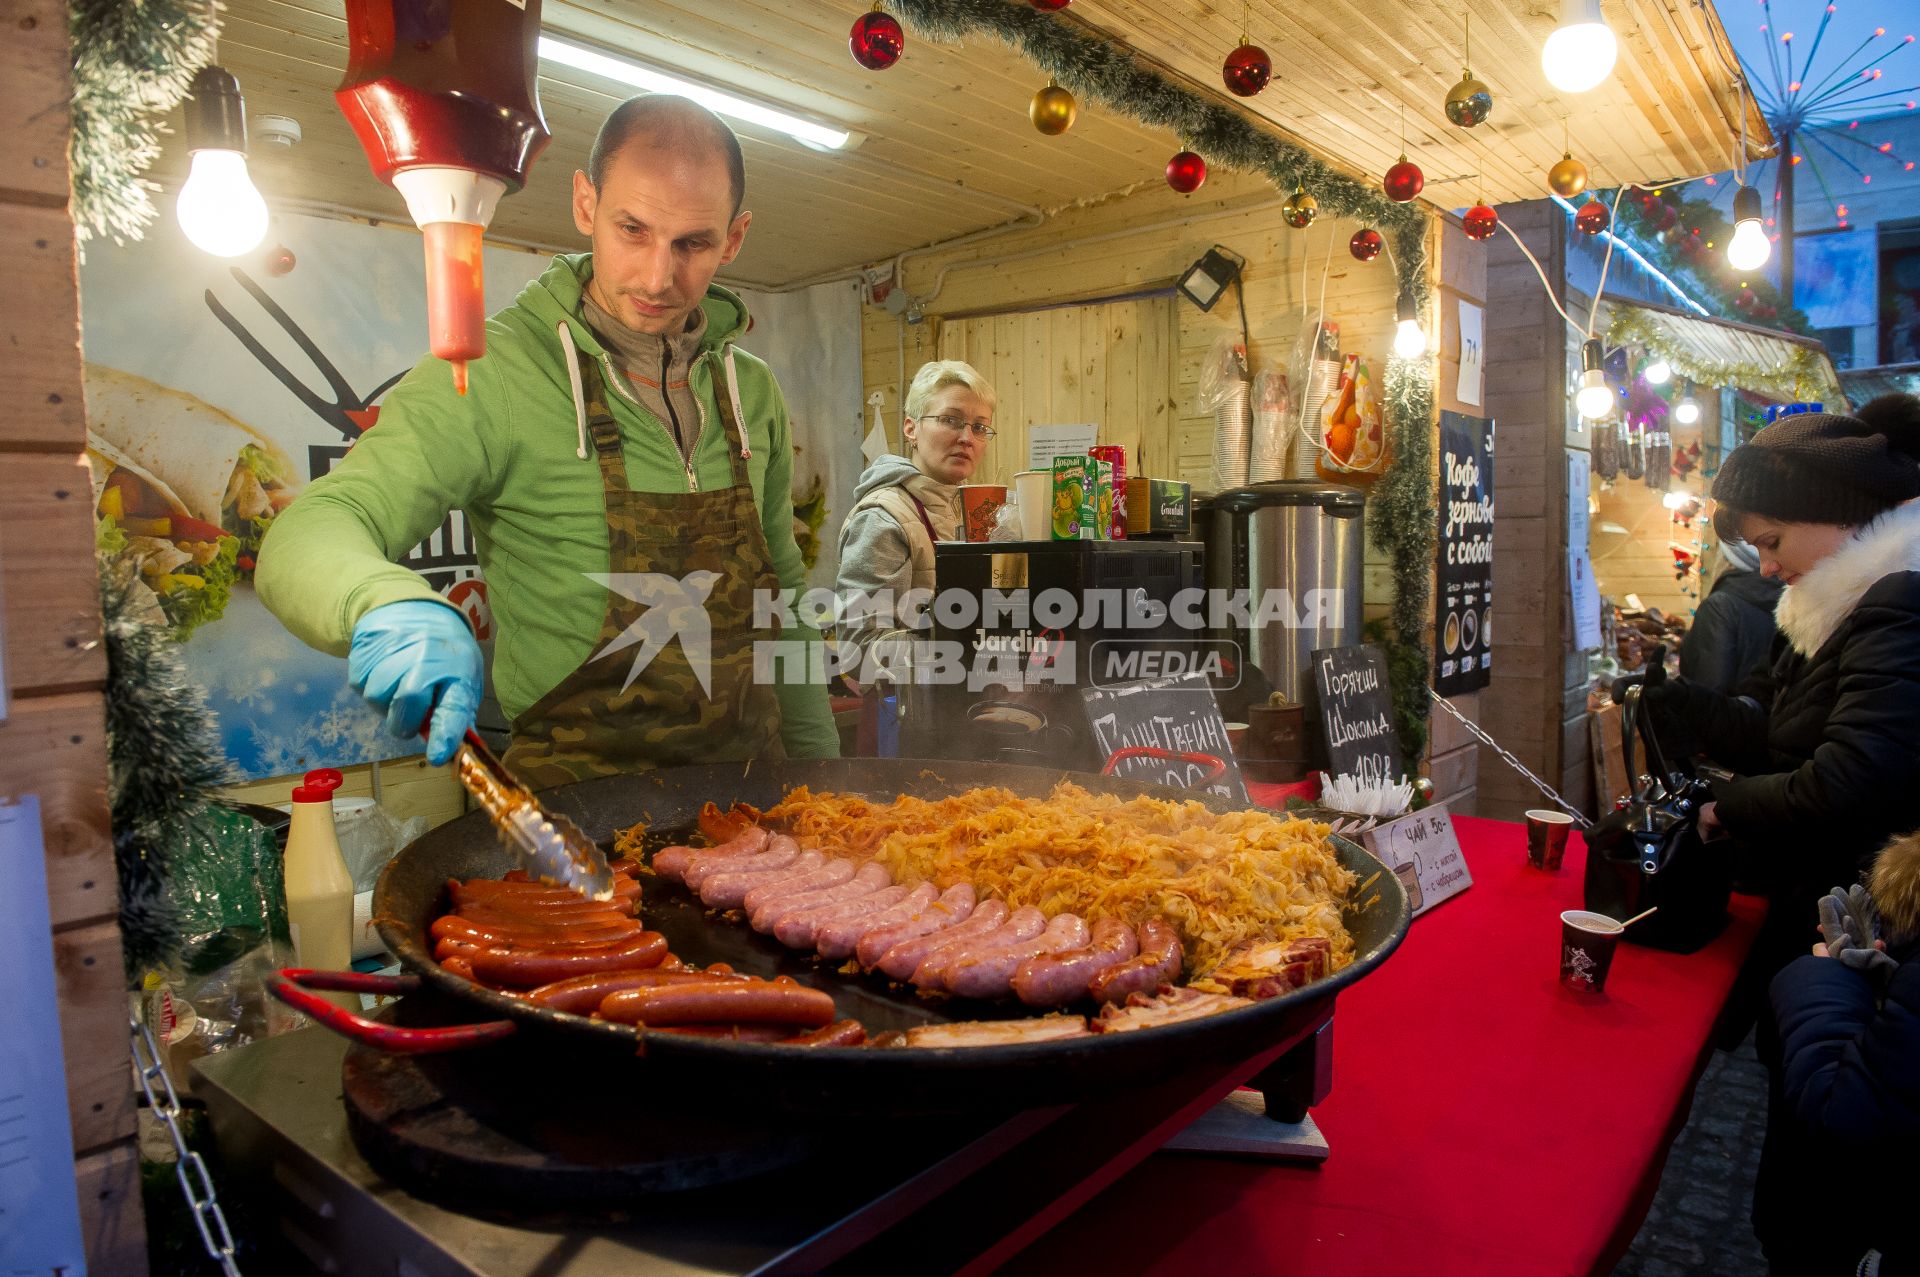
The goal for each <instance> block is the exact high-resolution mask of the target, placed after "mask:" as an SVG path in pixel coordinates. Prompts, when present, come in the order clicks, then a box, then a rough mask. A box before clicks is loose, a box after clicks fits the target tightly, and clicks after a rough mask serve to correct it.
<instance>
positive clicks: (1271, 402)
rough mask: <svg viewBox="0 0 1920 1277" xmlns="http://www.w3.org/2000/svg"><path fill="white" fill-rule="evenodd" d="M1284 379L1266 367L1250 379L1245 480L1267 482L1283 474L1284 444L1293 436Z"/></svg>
mask: <svg viewBox="0 0 1920 1277" xmlns="http://www.w3.org/2000/svg"><path fill="white" fill-rule="evenodd" d="M1290 406H1291V404H1290V401H1289V399H1288V396H1287V379H1286V376H1285V375H1284V374H1282V373H1278V372H1275V371H1274V370H1273V369H1271V368H1269V369H1267V370H1266V371H1264V372H1262V373H1261V374H1260V375H1259V376H1258V377H1255V378H1254V379H1253V441H1252V446H1251V447H1250V448H1249V449H1248V455H1247V480H1248V482H1250V483H1268V482H1270V481H1272V480H1274V479H1284V478H1286V477H1287V445H1288V443H1289V442H1290V441H1291V440H1292V438H1293V424H1294V423H1293V421H1292V419H1291V413H1290V412H1289V411H1288V409H1289V407H1290Z"/></svg>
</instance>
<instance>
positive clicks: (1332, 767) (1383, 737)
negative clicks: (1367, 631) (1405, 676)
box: [1313, 643, 1400, 782]
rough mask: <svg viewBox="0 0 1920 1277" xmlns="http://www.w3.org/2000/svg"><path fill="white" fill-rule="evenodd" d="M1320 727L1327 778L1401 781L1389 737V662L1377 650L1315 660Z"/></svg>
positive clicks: (1327, 652) (1336, 651)
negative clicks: (1324, 749) (1340, 777)
mask: <svg viewBox="0 0 1920 1277" xmlns="http://www.w3.org/2000/svg"><path fill="white" fill-rule="evenodd" d="M1313 684H1314V689H1315V690H1316V691H1317V692H1319V694H1320V695H1319V709H1320V727H1321V731H1322V732H1323V733H1324V736H1325V739H1326V742H1327V763H1328V766H1327V774H1328V775H1329V776H1356V777H1358V778H1359V779H1361V780H1363V781H1367V782H1375V781H1383V782H1384V781H1397V780H1399V779H1400V745H1399V741H1398V739H1397V738H1396V737H1395V735H1394V731H1393V696H1392V692H1391V689H1390V688H1389V687H1388V685H1387V658H1386V656H1385V654H1383V653H1382V652H1381V651H1380V649H1379V648H1377V647H1373V646H1371V645H1370V644H1366V643H1362V644H1360V645H1359V646H1357V647H1331V648H1323V649H1321V650H1319V651H1316V652H1315V653H1314V654H1313Z"/></svg>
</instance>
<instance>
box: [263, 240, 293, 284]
mask: <svg viewBox="0 0 1920 1277" xmlns="http://www.w3.org/2000/svg"><path fill="white" fill-rule="evenodd" d="M298 263H299V259H298V258H296V257H295V256H294V255H293V250H292V249H291V248H288V247H287V246H286V245H285V244H276V245H274V247H273V248H272V249H270V250H268V252H267V260H266V267H267V274H269V275H272V276H273V277H274V278H276V279H278V278H279V277H280V276H282V275H291V274H293V268H294V266H295V265H297V264H298Z"/></svg>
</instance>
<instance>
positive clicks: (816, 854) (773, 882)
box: [740, 847, 853, 914]
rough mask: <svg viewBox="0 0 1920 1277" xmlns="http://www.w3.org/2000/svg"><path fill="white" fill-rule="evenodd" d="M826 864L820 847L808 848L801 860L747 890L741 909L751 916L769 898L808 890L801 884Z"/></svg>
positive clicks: (802, 854)
mask: <svg viewBox="0 0 1920 1277" xmlns="http://www.w3.org/2000/svg"><path fill="white" fill-rule="evenodd" d="M826 863H827V853H826V852H824V851H821V850H820V849H819V848H818V847H809V848H807V849H806V850H805V851H803V852H801V853H800V858H799V859H798V860H796V861H794V862H793V864H792V865H791V866H790V867H789V868H786V869H782V870H780V871H779V872H777V873H770V874H762V875H761V878H760V881H759V882H756V883H754V884H752V885H751V886H750V887H749V888H748V889H747V894H746V895H744V896H742V897H741V898H740V907H741V908H743V909H745V910H746V911H747V912H748V913H749V914H751V913H752V912H753V911H754V910H755V909H758V908H759V907H760V906H761V904H763V903H764V902H765V901H766V900H767V898H768V897H769V896H775V895H786V894H787V893H788V892H791V891H797V890H808V888H803V887H801V886H800V884H801V883H802V882H803V881H805V880H806V879H808V878H810V877H811V876H812V875H813V874H815V873H817V872H819V870H820V869H821V868H822V867H823V866H825V865H826ZM849 863H851V862H849ZM847 876H848V877H849V878H851V877H852V876H853V875H852V874H848V875H847ZM822 885H824V884H822Z"/></svg>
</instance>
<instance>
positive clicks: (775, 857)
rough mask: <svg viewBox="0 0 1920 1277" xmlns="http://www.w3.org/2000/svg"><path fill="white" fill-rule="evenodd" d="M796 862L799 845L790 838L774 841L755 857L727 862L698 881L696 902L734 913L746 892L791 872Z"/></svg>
mask: <svg viewBox="0 0 1920 1277" xmlns="http://www.w3.org/2000/svg"><path fill="white" fill-rule="evenodd" d="M775 844H778V845H777V846H776V845H775ZM799 861H800V844H799V843H797V842H795V841H794V840H793V839H791V838H776V839H774V840H773V841H772V842H769V843H768V844H767V849H766V850H765V851H763V852H761V853H760V854H759V855H757V856H748V857H746V858H745V859H743V860H734V861H729V862H728V863H727V864H725V865H722V866H721V867H720V868H719V870H718V871H717V872H714V873H710V874H707V875H706V876H705V877H703V878H701V879H700V900H701V902H702V903H703V904H706V905H708V906H710V907H712V908H714V909H738V908H739V907H740V906H741V904H742V903H743V902H744V901H745V900H746V898H747V892H749V891H751V890H753V889H754V888H755V887H757V886H759V885H760V884H761V883H763V882H771V881H772V879H771V878H770V877H769V876H768V875H770V874H773V873H776V872H779V871H781V870H786V869H792V868H794V867H795V866H796V865H797V864H798V863H799Z"/></svg>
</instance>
